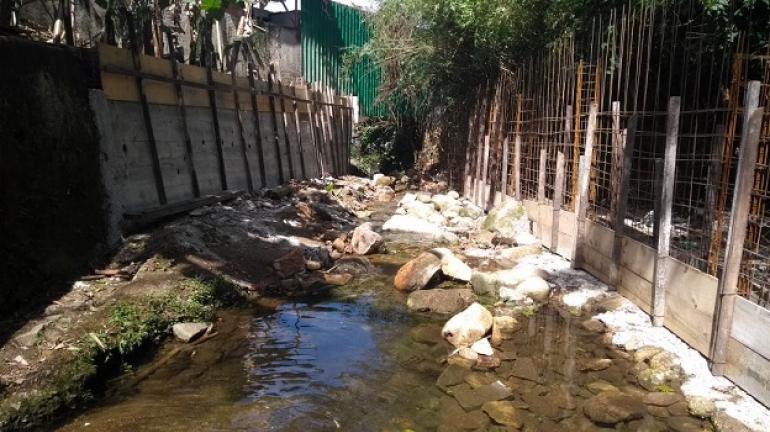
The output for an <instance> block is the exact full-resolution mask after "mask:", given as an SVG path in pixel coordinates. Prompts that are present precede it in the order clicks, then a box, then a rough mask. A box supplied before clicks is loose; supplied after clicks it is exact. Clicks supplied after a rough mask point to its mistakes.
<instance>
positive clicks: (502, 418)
mask: <svg viewBox="0 0 770 432" xmlns="http://www.w3.org/2000/svg"><path fill="white" fill-rule="evenodd" d="M481 409H482V410H483V411H484V412H485V413H487V415H488V416H489V417H491V418H492V420H493V421H494V422H495V423H497V424H501V425H504V426H511V427H514V428H517V429H518V428H520V427H521V426H522V424H523V421H522V415H521V413H520V412H519V409H518V408H516V406H514V404H513V402H509V401H493V402H486V403H484V405H482V406H481Z"/></svg>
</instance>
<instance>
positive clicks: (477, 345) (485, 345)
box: [471, 338, 495, 356]
mask: <svg viewBox="0 0 770 432" xmlns="http://www.w3.org/2000/svg"><path fill="white" fill-rule="evenodd" d="M471 349H472V350H473V351H476V353H477V354H481V355H485V356H491V355H492V354H494V353H495V351H494V350H493V349H492V345H490V344H489V340H488V339H487V338H482V339H479V340H477V341H476V342H474V343H473V345H471Z"/></svg>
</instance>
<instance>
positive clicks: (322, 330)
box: [246, 303, 383, 399]
mask: <svg viewBox="0 0 770 432" xmlns="http://www.w3.org/2000/svg"><path fill="white" fill-rule="evenodd" d="M251 334H252V339H251V340H250V342H249V352H248V354H247V355H246V363H247V365H248V367H247V374H248V384H247V391H246V393H247V397H248V398H251V399H257V398H261V397H267V396H282V397H293V396H299V395H317V394H320V393H322V392H324V391H326V389H327V388H328V387H338V386H340V385H343V384H344V382H343V375H344V374H346V373H347V374H356V373H364V369H366V370H367V371H370V372H371V371H374V370H377V369H380V368H381V367H382V366H383V361H382V357H381V356H379V355H377V350H376V343H375V339H374V335H373V334H372V327H371V325H370V324H369V322H368V318H367V316H366V315H365V314H361V313H360V310H359V308H358V307H357V306H356V304H354V303H325V304H323V305H310V304H304V303H293V304H286V305H283V306H282V307H281V308H280V309H279V310H278V311H277V312H276V313H275V314H273V315H271V316H267V317H264V318H262V319H257V320H255V321H254V322H253V324H252V329H251Z"/></svg>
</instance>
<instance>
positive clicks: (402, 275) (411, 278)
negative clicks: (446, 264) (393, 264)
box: [393, 252, 441, 291]
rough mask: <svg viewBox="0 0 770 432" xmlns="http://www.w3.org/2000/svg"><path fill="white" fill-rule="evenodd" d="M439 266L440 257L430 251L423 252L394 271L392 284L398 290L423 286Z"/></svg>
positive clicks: (415, 288) (409, 289)
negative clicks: (394, 275)
mask: <svg viewBox="0 0 770 432" xmlns="http://www.w3.org/2000/svg"><path fill="white" fill-rule="evenodd" d="M440 268H441V259H440V258H439V257H438V256H436V254H433V253H431V252H423V253H421V254H420V255H418V256H417V258H415V259H413V260H411V261H409V262H407V263H406V264H404V265H403V266H401V268H400V269H398V273H396V278H395V280H394V282H393V283H394V285H395V286H396V289H398V290H400V291H416V290H418V289H422V288H424V287H425V286H426V285H427V284H428V282H430V280H431V279H432V278H433V275H435V274H436V272H437V271H438V270H439V269H440Z"/></svg>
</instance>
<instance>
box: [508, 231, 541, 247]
mask: <svg viewBox="0 0 770 432" xmlns="http://www.w3.org/2000/svg"><path fill="white" fill-rule="evenodd" d="M513 241H515V242H516V245H518V246H539V245H540V240H538V239H537V237H535V236H534V235H532V234H530V233H528V232H518V233H516V234H514V236H513Z"/></svg>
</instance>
